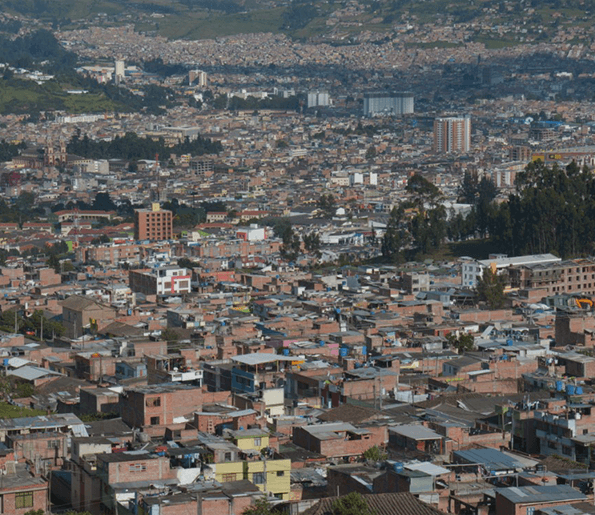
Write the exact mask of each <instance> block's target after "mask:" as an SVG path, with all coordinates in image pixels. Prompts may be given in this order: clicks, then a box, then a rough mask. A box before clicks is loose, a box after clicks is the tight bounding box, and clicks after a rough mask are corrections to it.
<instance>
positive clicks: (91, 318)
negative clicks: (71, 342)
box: [62, 295, 116, 338]
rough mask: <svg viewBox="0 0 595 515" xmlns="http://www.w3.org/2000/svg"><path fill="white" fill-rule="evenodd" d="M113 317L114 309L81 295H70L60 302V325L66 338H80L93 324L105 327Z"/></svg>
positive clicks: (114, 314)
mask: <svg viewBox="0 0 595 515" xmlns="http://www.w3.org/2000/svg"><path fill="white" fill-rule="evenodd" d="M115 316H116V310H115V309H114V308H112V307H110V306H106V305H105V304H102V303H100V302H97V301H96V300H94V299H91V298H89V297H83V296H82V295H71V296H70V297H68V298H67V299H66V300H65V301H63V302H62V323H63V324H64V328H65V329H66V336H67V337H68V338H80V337H81V336H82V335H83V334H84V330H85V328H89V327H91V325H93V324H95V325H96V326H97V327H98V328H101V327H103V326H106V325H108V323H109V322H112V321H113V320H114V318H115Z"/></svg>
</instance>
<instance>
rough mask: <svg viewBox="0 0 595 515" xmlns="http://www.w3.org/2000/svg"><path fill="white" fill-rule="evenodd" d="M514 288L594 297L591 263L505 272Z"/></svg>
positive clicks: (593, 263)
mask: <svg viewBox="0 0 595 515" xmlns="http://www.w3.org/2000/svg"><path fill="white" fill-rule="evenodd" d="M509 277H510V284H511V286H512V287H514V288H521V289H525V288H539V289H543V290H545V292H544V293H547V295H557V294H561V293H563V294H567V293H570V294H573V293H577V294H578V293H583V294H587V295H595V260H593V259H568V260H565V261H561V260H560V259H558V260H556V261H555V262H546V263H537V264H526V265H524V266H515V267H512V268H511V269H510V270H509Z"/></svg>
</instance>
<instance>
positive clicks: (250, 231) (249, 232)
mask: <svg viewBox="0 0 595 515" xmlns="http://www.w3.org/2000/svg"><path fill="white" fill-rule="evenodd" d="M236 236H237V237H238V238H240V239H242V240H244V241H263V240H265V239H266V237H267V235H266V230H265V228H264V227H259V226H258V225H257V224H250V227H240V228H239V229H238V230H237V231H236Z"/></svg>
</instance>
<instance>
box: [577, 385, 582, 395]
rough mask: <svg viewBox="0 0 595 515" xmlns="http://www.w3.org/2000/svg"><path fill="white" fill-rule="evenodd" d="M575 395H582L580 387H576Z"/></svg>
mask: <svg viewBox="0 0 595 515" xmlns="http://www.w3.org/2000/svg"><path fill="white" fill-rule="evenodd" d="M576 394H577V395H582V394H583V387H582V386H577V387H576Z"/></svg>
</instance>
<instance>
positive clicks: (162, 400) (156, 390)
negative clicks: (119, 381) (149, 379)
mask: <svg viewBox="0 0 595 515" xmlns="http://www.w3.org/2000/svg"><path fill="white" fill-rule="evenodd" d="M201 407H202V390H201V388H200V387H196V386H186V385H180V386H170V385H167V386H166V385H163V386H145V387H138V388H127V389H125V390H124V391H123V392H122V393H121V394H120V409H121V413H122V420H123V421H124V422H125V423H126V424H128V425H129V426H130V427H142V428H144V429H145V431H147V432H153V433H155V434H158V433H159V432H161V433H163V432H164V430H165V427H166V426H168V425H175V424H179V423H181V422H183V419H184V417H186V416H189V415H191V414H192V413H193V412H194V411H197V410H200V409H201Z"/></svg>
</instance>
